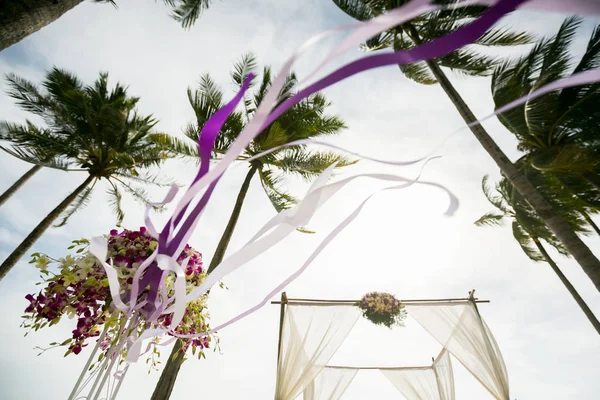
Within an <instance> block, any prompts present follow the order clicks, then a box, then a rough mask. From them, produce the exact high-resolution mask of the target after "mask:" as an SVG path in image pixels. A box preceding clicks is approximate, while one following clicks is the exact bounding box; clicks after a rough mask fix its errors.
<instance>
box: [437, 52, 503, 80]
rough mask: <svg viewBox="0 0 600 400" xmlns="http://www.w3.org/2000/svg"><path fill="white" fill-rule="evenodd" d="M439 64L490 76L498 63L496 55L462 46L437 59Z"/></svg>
mask: <svg viewBox="0 0 600 400" xmlns="http://www.w3.org/2000/svg"><path fill="white" fill-rule="evenodd" d="M438 62H439V64H440V65H442V66H444V67H446V68H450V69H451V70H453V71H456V72H461V73H464V74H466V75H470V76H490V75H492V73H493V71H494V68H495V67H496V66H497V65H498V59H497V58H496V57H492V56H488V55H485V54H479V53H477V52H476V51H475V50H473V49H469V48H462V49H460V50H457V51H454V52H452V53H450V54H447V55H445V56H443V57H440V58H439V59H438Z"/></svg>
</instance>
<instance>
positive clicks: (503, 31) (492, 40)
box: [475, 28, 538, 46]
mask: <svg viewBox="0 0 600 400" xmlns="http://www.w3.org/2000/svg"><path fill="white" fill-rule="evenodd" d="M536 40H538V39H537V37H536V36H535V35H533V34H531V33H527V32H514V31H512V30H510V29H509V28H492V29H490V30H488V31H487V32H486V33H485V34H484V35H483V36H482V37H480V38H479V39H477V40H476V41H475V44H478V45H481V46H518V45H523V44H531V43H533V42H535V41H536Z"/></svg>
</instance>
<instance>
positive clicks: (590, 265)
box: [404, 24, 600, 291]
mask: <svg viewBox="0 0 600 400" xmlns="http://www.w3.org/2000/svg"><path fill="white" fill-rule="evenodd" d="M404 29H405V30H406V33H407V34H408V35H409V36H410V37H411V39H412V40H413V41H414V42H415V43H416V44H421V43H422V41H421V39H420V37H419V35H418V32H417V30H416V29H415V28H414V27H413V26H412V25H410V24H407V25H405V26H404ZM426 62H427V66H428V67H429V69H430V70H431V72H432V73H433V75H434V76H435V78H436V79H437V80H438V82H439V83H440V86H441V87H442V89H444V92H446V94H447V95H448V97H449V98H450V101H452V103H453V104H454V106H455V107H456V109H457V110H458V112H459V113H460V115H461V116H462V118H463V120H464V121H465V122H466V123H467V124H471V123H474V122H476V121H477V118H476V117H475V115H474V114H473V112H472V111H471V110H470V109H469V107H468V106H467V104H466V103H465V102H464V100H463V99H462V98H461V97H460V95H459V94H458V92H457V91H456V89H455V88H454V86H452V83H450V81H449V80H448V78H447V77H446V75H445V74H444V72H443V71H442V69H441V68H440V67H439V66H438V65H437V63H436V62H435V61H431V60H428V61H426ZM470 129H471V132H472V133H473V135H475V137H476V138H477V140H478V141H479V143H481V145H482V146H483V148H484V149H485V150H486V151H487V152H488V154H489V155H490V156H491V157H492V159H493V160H494V161H495V162H496V165H498V167H499V168H500V170H501V171H502V174H503V175H504V176H505V177H506V178H507V179H508V180H509V181H510V183H511V184H512V185H513V186H514V187H515V188H516V189H517V191H518V192H519V193H520V194H521V196H523V197H524V198H525V199H526V200H527V202H528V203H529V204H530V205H531V206H532V207H533V209H534V210H535V212H536V213H537V214H538V216H539V217H540V218H541V219H542V220H543V221H544V223H545V224H546V225H547V226H548V228H550V229H551V230H552V232H554V234H555V235H556V237H557V238H558V239H559V240H560V241H561V242H562V244H563V245H564V246H565V247H566V248H567V250H568V251H569V253H571V255H573V258H575V260H577V262H578V263H579V265H580V266H581V268H583V270H584V272H585V273H586V274H587V275H588V277H589V278H590V280H591V281H592V283H593V284H594V286H596V289H597V290H598V291H600V260H598V258H596V256H594V254H593V253H592V252H591V250H590V249H589V248H588V247H587V246H586V245H585V243H583V241H582V240H581V238H579V236H577V234H576V233H575V232H574V231H573V229H572V228H571V227H570V226H569V224H568V223H567V222H565V221H564V220H563V219H562V218H561V217H559V216H558V215H557V214H556V213H555V212H554V210H553V209H552V206H551V205H550V203H548V201H546V199H545V198H544V197H543V196H542V195H541V194H540V192H539V191H538V190H537V189H536V188H535V186H533V185H532V184H531V182H529V180H527V178H526V177H525V175H524V174H523V172H521V171H519V169H518V168H517V167H516V166H515V165H514V164H513V163H512V162H511V161H510V160H509V158H508V157H507V156H506V154H504V153H503V152H502V149H500V147H498V145H497V144H496V142H494V140H493V139H492V138H491V137H490V135H489V134H488V133H487V131H486V130H485V129H484V128H483V127H482V126H481V125H473V126H470Z"/></svg>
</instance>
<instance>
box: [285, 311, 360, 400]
mask: <svg viewBox="0 0 600 400" xmlns="http://www.w3.org/2000/svg"><path fill="white" fill-rule="evenodd" d="M360 315H361V313H360V309H359V308H358V307H348V306H347V305H339V306H338V305H334V306H331V305H311V306H308V307H307V306H305V305H304V306H303V305H302V304H298V305H294V304H293V303H292V304H288V305H287V306H286V312H285V318H284V322H283V327H282V329H283V330H282V335H281V347H280V356H279V363H278V365H277V386H276V391H275V400H293V399H295V398H297V397H298V396H300V395H301V394H302V392H303V391H304V389H306V387H307V386H309V385H310V384H311V383H312V382H313V380H314V379H315V378H316V377H317V376H318V375H319V373H320V372H321V371H322V370H323V368H324V367H325V365H326V364H327V362H328V361H329V360H330V359H331V357H333V355H334V354H335V352H336V351H337V350H338V348H339V347H340V345H341V344H342V342H343V341H344V339H346V337H347V336H348V334H349V333H350V331H351V330H352V328H353V327H354V324H356V321H357V320H358V318H359V317H360Z"/></svg>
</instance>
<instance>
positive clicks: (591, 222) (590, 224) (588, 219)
mask: <svg viewBox="0 0 600 400" xmlns="http://www.w3.org/2000/svg"><path fill="white" fill-rule="evenodd" d="M581 215H583V218H585V221H586V222H587V223H588V225H589V226H591V227H592V229H593V230H594V231H595V232H596V233H597V234H598V235H599V236H600V228H598V225H596V223H595V222H594V221H593V220H592V217H590V216H589V215H588V214H587V213H581Z"/></svg>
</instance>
